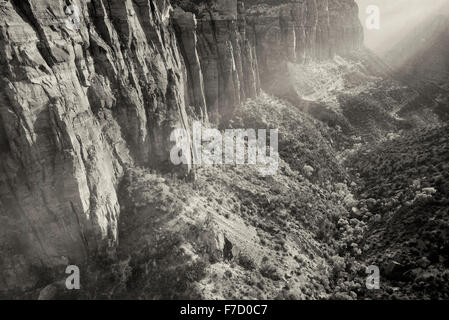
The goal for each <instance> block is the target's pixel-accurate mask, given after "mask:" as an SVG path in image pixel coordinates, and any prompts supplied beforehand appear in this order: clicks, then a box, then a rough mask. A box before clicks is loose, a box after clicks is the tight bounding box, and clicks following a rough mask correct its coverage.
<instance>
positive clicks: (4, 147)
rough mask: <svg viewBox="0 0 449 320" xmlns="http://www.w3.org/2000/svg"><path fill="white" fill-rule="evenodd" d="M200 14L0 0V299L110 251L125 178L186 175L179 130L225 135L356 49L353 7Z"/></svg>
mask: <svg viewBox="0 0 449 320" xmlns="http://www.w3.org/2000/svg"><path fill="white" fill-rule="evenodd" d="M206 2H207V3H206ZM206 2H203V1H198V0H197V1H195V2H194V3H193V2H189V1H174V0H173V1H172V3H170V2H169V1H168V0H157V1H156V0H92V1H80V0H76V1H62V0H11V1H10V0H0V63H1V64H0V68H1V70H0V220H1V221H0V222H1V224H0V257H1V260H0V269H1V272H0V292H11V291H16V290H17V291H24V290H27V289H30V288H33V287H36V286H37V285H39V284H40V282H39V281H40V280H41V278H42V274H48V273H50V274H51V271H52V270H59V269H61V268H63V269H64V270H65V266H66V265H67V264H77V265H82V264H84V263H85V262H86V261H88V259H89V256H90V255H91V254H93V253H95V252H98V250H102V251H104V250H107V249H108V248H114V246H115V245H116V243H117V241H118V234H117V222H118V219H119V214H120V206H119V202H118V195H117V187H118V183H119V181H120V178H121V177H122V175H123V172H124V170H126V169H127V168H129V167H133V166H149V167H152V168H155V169H158V170H162V171H173V170H178V171H181V174H185V173H186V172H188V170H189V168H185V167H183V168H173V167H172V166H171V164H170V161H169V152H170V148H171V146H172V142H171V141H170V133H171V132H172V130H173V128H187V127H188V126H189V123H188V122H189V120H188V118H189V116H195V117H198V118H201V119H203V121H209V120H210V121H211V122H213V123H221V124H224V123H226V121H227V120H228V119H229V118H230V116H231V114H232V111H233V110H234V109H235V108H237V107H238V106H239V105H240V104H241V103H242V102H243V101H244V100H246V99H247V98H251V97H255V96H256V95H257V94H258V93H259V92H260V90H261V89H263V90H267V91H271V92H274V93H279V94H282V91H279V90H278V88H279V87H282V86H283V85H284V83H283V77H284V76H285V71H286V66H287V64H288V63H307V62H308V61H310V60H313V59H328V58H330V57H332V56H333V55H334V54H345V53H347V52H349V51H351V50H354V49H357V48H358V47H360V46H361V43H362V30H361V26H360V23H359V22H358V20H357V6H356V4H355V2H354V1H353V0H323V1H321V0H303V1H268V0H267V1H237V0H220V1H218V0H217V1H206ZM75 8H78V11H79V21H78V19H77V16H76V13H77V12H78V11H76V10H75Z"/></svg>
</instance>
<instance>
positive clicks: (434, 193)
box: [351, 126, 449, 299]
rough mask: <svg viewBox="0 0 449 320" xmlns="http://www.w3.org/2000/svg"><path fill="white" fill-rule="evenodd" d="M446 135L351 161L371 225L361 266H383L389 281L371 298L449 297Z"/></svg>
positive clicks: (396, 142)
mask: <svg viewBox="0 0 449 320" xmlns="http://www.w3.org/2000/svg"><path fill="white" fill-rule="evenodd" d="M448 133H449V128H448V127H447V126H446V127H443V128H433V129H422V130H419V131H413V132H410V133H409V134H405V135H404V136H401V137H397V138H395V139H392V140H391V141H388V142H385V143H383V144H381V145H379V146H376V147H369V146H367V147H365V148H363V149H362V150H360V152H359V153H358V154H357V156H355V157H354V158H352V159H351V163H352V166H353V168H354V172H353V173H357V174H358V175H359V177H360V179H359V181H360V184H359V187H358V188H359V192H360V193H359V194H358V197H359V198H360V204H359V208H360V209H361V212H366V213H365V219H363V221H365V222H366V223H367V224H368V225H369V231H368V232H367V233H366V236H365V239H364V241H363V243H362V244H361V246H362V247H363V248H364V249H365V250H364V252H365V254H364V256H363V260H364V261H365V262H366V263H367V264H370V263H373V264H379V263H380V264H381V265H382V268H383V270H382V274H384V276H385V277H386V284H385V285H383V286H382V290H381V291H380V292H377V293H372V294H369V295H368V296H369V297H374V298H381V299H390V298H396V299H448V297H449V296H448V292H449V288H448V287H447V280H448V276H449V273H448V271H447V270H448V266H449V260H448V258H449V256H448V252H449V250H448V249H449V247H448V245H449V237H448V223H449V211H448V210H449V193H448V190H449V184H448V181H449V180H448V178H449V177H448V175H449V149H448V148H449V138H448V137H449V135H448ZM368 212H369V213H368Z"/></svg>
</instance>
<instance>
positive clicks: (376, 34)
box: [356, 0, 449, 56]
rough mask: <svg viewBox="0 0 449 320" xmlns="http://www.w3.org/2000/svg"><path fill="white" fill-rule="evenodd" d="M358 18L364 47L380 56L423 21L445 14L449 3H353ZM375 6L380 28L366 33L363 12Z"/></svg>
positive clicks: (360, 0) (375, 0)
mask: <svg viewBox="0 0 449 320" xmlns="http://www.w3.org/2000/svg"><path fill="white" fill-rule="evenodd" d="M356 2H357V3H358V5H359V7H360V12H359V17H360V20H361V21H362V24H363V27H364V30H365V45H366V46H367V47H368V48H369V49H371V50H373V51H374V52H375V53H377V54H378V55H380V56H383V55H384V54H385V53H387V52H388V51H389V50H390V49H391V48H392V47H393V46H394V45H395V44H397V43H398V42H399V41H400V40H402V39H403V38H404V37H405V36H406V35H407V34H408V33H410V32H412V30H413V29H414V28H415V27H416V26H418V25H419V24H420V23H421V22H423V21H424V20H425V19H427V18H429V17H431V16H432V15H433V14H448V13H449V0H431V1H423V0H394V1H391V0H356ZM370 5H376V6H378V7H379V9H380V29H379V30H369V29H368V28H367V25H366V19H367V17H368V14H367V13H366V9H367V7H368V6H370Z"/></svg>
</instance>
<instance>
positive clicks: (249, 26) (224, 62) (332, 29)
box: [173, 0, 363, 122]
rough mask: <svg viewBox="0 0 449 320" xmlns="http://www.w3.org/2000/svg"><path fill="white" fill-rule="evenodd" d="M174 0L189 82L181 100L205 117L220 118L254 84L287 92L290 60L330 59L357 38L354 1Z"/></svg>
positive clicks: (253, 89) (256, 89)
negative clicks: (184, 97)
mask: <svg viewBox="0 0 449 320" xmlns="http://www.w3.org/2000/svg"><path fill="white" fill-rule="evenodd" d="M193 2H195V3H196V4H193ZM175 3H176V5H177V9H176V10H175V13H174V15H173V16H174V19H173V21H174V24H175V26H176V30H177V35H178V39H179V42H180V44H181V48H183V50H182V52H183V55H184V57H185V58H186V59H185V60H186V65H187V70H188V73H189V77H188V79H189V80H191V81H189V84H190V85H189V87H190V90H191V91H192V92H191V93H190V94H189V97H190V99H188V101H190V102H191V103H193V104H195V105H196V106H197V108H198V109H201V110H204V109H207V110H208V114H209V116H210V120H211V121H212V122H223V121H221V120H220V119H221V118H224V122H226V120H227V119H228V116H229V114H231V113H232V111H233V109H234V108H236V107H237V106H238V105H239V104H240V103H241V102H242V101H244V100H245V99H247V98H251V97H254V96H256V95H257V94H258V93H259V91H260V89H261V88H262V89H263V90H265V91H268V92H271V93H274V94H276V95H281V96H284V95H286V94H288V91H289V90H291V88H290V87H289V86H288V85H289V81H288V80H286V75H287V74H288V63H289V62H290V63H307V62H309V61H312V60H323V59H329V58H332V57H333V56H334V55H335V54H345V53H348V52H350V51H352V50H354V49H358V48H359V47H361V46H362V43H363V29H362V26H361V24H360V22H359V20H358V7H357V4H356V3H355V1H354V0H296V1H272V0H247V1H240V0H226V1H225V0H212V1H201V0H199V1H175ZM198 3H199V5H198ZM203 96H204V98H205V99H203ZM204 101H205V104H206V108H204V107H203V105H204Z"/></svg>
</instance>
